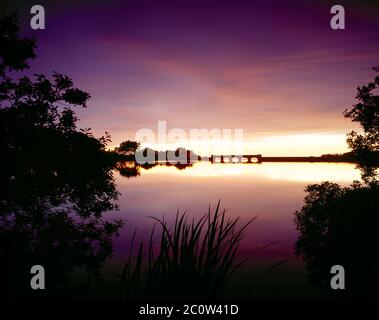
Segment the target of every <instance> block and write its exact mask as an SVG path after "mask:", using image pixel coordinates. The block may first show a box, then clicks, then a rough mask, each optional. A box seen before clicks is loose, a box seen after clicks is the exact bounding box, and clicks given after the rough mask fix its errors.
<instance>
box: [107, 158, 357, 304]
mask: <svg viewBox="0 0 379 320" xmlns="http://www.w3.org/2000/svg"><path fill="white" fill-rule="evenodd" d="M115 174H116V182H117V185H118V189H119V191H120V192H121V194H122V196H121V197H120V211H119V212H118V213H112V216H113V217H117V218H122V219H125V220H126V226H125V228H124V229H123V231H122V233H121V235H120V237H119V238H117V239H116V240H115V243H114V255H113V257H112V258H111V260H110V261H109V262H108V268H114V271H115V272H117V271H119V267H120V264H121V262H122V261H123V259H124V257H125V256H126V254H127V248H126V246H125V244H128V243H129V242H130V237H131V233H132V232H133V231H134V229H136V228H137V230H138V231H137V232H138V233H137V234H138V240H147V239H148V237H149V233H150V230H151V228H152V226H153V224H154V222H153V220H152V219H151V218H149V216H155V217H159V218H161V217H162V216H164V217H165V219H166V220H168V221H172V220H173V219H174V218H175V215H176V212H177V210H178V209H179V210H180V211H186V212H187V213H188V215H189V217H195V218H196V217H201V216H202V215H204V214H205V213H206V212H207V210H208V206H209V205H211V207H214V206H215V205H216V204H217V201H218V200H219V199H221V206H222V207H223V208H225V209H226V210H227V213H228V215H230V216H235V217H237V216H240V217H241V221H247V220H248V219H250V218H252V217H254V216H256V215H258V218H257V219H256V220H255V221H254V222H253V224H251V225H250V227H249V229H248V231H247V233H246V238H245V239H244V240H243V242H242V244H241V247H240V249H241V250H240V255H241V256H246V255H248V254H250V253H252V252H253V251H254V250H256V249H258V248H260V247H262V246H264V245H267V244H269V243H272V242H275V244H274V245H272V246H270V247H268V248H266V249H264V250H262V251H260V252H259V254H256V255H255V256H254V257H253V258H252V259H250V260H249V262H248V263H247V264H246V265H245V266H244V268H243V269H242V270H241V273H240V274H245V278H244V280H243V281H242V280H241V284H240V285H241V286H246V290H247V291H249V292H250V291H251V289H250V287H249V286H251V288H255V289H254V290H256V291H259V292H260V294H262V295H264V294H270V295H274V296H275V295H278V296H286V295H291V294H294V295H298V296H305V297H306V296H308V295H309V296H312V295H316V296H318V293H315V292H314V290H313V289H312V288H310V287H309V286H308V285H307V280H306V271H305V268H304V266H303V263H302V260H301V258H299V257H296V255H295V254H294V243H295V241H296V240H297V236H298V234H297V231H296V229H295V226H294V223H293V219H294V216H293V212H294V211H295V210H298V209H300V208H301V207H302V205H303V199H304V196H305V193H304V187H305V186H306V185H307V184H309V183H319V182H322V181H326V180H328V181H333V182H337V183H339V184H341V185H349V184H350V183H351V182H352V181H353V180H359V179H360V174H359V171H358V170H356V169H355V167H354V165H352V164H335V163H333V164H332V163H330V164H329V163H263V164H257V165H246V164H210V163H198V164H195V165H194V166H193V167H189V168H186V169H184V170H178V169H176V168H175V167H166V166H156V167H154V168H152V169H149V170H144V169H141V175H140V176H138V177H134V178H130V179H128V178H124V177H122V176H120V175H119V174H118V173H117V172H116V173H115ZM282 260H287V262H286V263H285V264H283V265H281V266H280V267H279V268H277V269H275V271H273V272H271V273H270V274H269V276H263V275H264V273H265V271H267V270H268V269H269V268H270V266H272V265H273V264H275V263H277V262H279V261H282ZM246 276H247V277H248V280H247V281H246ZM237 278H238V277H237ZM250 280H251V281H250ZM236 281H237V282H238V279H237V280H236ZM258 288H259V289H258ZM255 293H256V292H255ZM255 293H254V294H255ZM254 294H253V295H254Z"/></svg>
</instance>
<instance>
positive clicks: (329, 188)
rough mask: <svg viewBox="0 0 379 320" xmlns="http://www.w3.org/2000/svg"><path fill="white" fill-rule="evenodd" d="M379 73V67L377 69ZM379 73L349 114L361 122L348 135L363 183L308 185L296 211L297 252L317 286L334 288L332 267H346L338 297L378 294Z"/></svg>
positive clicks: (364, 88) (363, 88) (366, 87)
mask: <svg viewBox="0 0 379 320" xmlns="http://www.w3.org/2000/svg"><path fill="white" fill-rule="evenodd" d="M374 70H375V71H376V72H379V68H374ZM378 87H379V76H376V78H375V79H374V81H373V82H370V83H369V84H367V85H365V86H362V87H358V93H357V99H358V103H357V104H356V105H354V106H353V108H351V109H350V110H346V111H345V113H344V114H345V116H346V117H347V118H349V119H351V120H352V121H355V122H358V123H359V124H360V125H361V128H362V132H361V133H357V132H355V131H352V132H350V133H349V134H348V139H347V142H348V145H349V147H350V149H351V153H350V155H351V156H352V157H354V159H357V161H358V163H357V166H358V168H359V169H360V170H361V173H362V182H357V181H355V182H352V184H351V186H350V187H341V186H339V185H338V184H336V183H330V182H324V183H321V184H312V185H309V186H307V187H306V189H305V191H306V193H307V196H306V197H305V205H304V206H303V208H302V209H301V210H300V211H296V213H295V222H296V227H297V229H298V230H299V233H300V235H299V240H298V241H297V243H296V252H297V254H299V255H301V256H302V257H303V258H304V261H305V265H306V268H307V270H308V272H309V276H308V277H309V281H310V283H311V284H312V285H315V286H318V287H320V288H323V289H324V290H327V291H332V290H331V286H330V279H331V272H330V271H331V267H332V266H333V265H341V266H343V267H344V269H345V272H346V288H345V289H344V290H337V291H334V292H333V293H334V294H335V295H336V296H338V297H349V298H363V297H364V298H371V299H373V298H377V297H378V292H377V287H378V285H379V250H378V248H379V238H378V236H377V234H378V233H377V232H378V231H377V229H378V225H379V215H378V213H379V182H378V175H377V165H376V163H377V162H376V161H377V157H376V155H377V154H378V151H379V96H378V95H376V94H375V92H376V91H375V90H376V89H377V88H378Z"/></svg>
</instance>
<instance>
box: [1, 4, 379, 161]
mask: <svg viewBox="0 0 379 320" xmlns="http://www.w3.org/2000/svg"><path fill="white" fill-rule="evenodd" d="M33 4H35V3H34V1H20V0H18V1H17V0H16V1H9V2H7V3H5V5H3V7H2V8H1V9H2V10H6V11H10V10H15V9H17V10H18V11H19V14H20V20H21V22H22V26H23V33H24V34H26V35H32V36H34V37H36V39H37V41H38V42H37V43H38V48H37V55H38V59H36V60H35V61H33V62H32V63H31V69H30V71H31V72H35V73H46V74H51V72H52V71H57V72H61V73H64V74H67V75H69V76H71V77H72V78H73V79H74V82H75V85H76V86H78V87H79V88H81V89H84V90H86V91H88V92H89V93H90V94H91V97H92V98H91V101H90V102H89V104H88V109H85V110H78V116H79V118H80V126H81V127H90V128H91V129H92V131H93V132H94V134H95V135H97V136H100V135H102V134H103V133H104V132H105V131H107V132H110V133H111V135H112V143H111V145H112V146H113V145H117V144H119V143H120V142H121V141H123V140H126V139H132V140H133V139H135V135H136V132H138V130H140V129H144V128H150V129H151V130H153V132H156V131H157V123H158V121H166V123H167V130H170V129H172V128H180V129H182V130H184V132H186V133H187V135H188V136H189V130H190V129H196V128H198V129H201V128H205V129H208V130H211V129H213V128H216V129H219V130H223V129H232V130H235V129H243V133H244V138H243V152H244V153H249V154H255V153H262V154H263V155H267V156H268V155H299V156H300V155H319V154H323V153H336V152H345V151H347V147H346V143H345V138H346V137H345V134H346V132H348V131H350V130H352V129H356V128H357V126H356V125H354V124H352V123H351V122H350V121H349V120H347V119H344V117H343V115H342V113H343V111H344V110H345V109H346V108H350V107H351V106H352V105H353V104H354V102H355V94H356V88H357V86H358V85H363V84H365V83H367V82H368V81H370V80H371V79H373V78H374V73H373V71H372V67H374V66H376V65H379V19H378V14H379V6H378V5H377V4H375V1H359V3H358V1H338V4H340V5H343V6H344V8H345V13H346V29H345V30H332V29H331V27H330V19H331V18H332V15H331V14H330V8H331V7H332V6H333V5H334V4H337V3H335V1H322V0H321V1H315V0H314V1H297V0H276V1H274V0H259V1H256V0H191V1H189V0H130V1H128V0H127V1H116V0H107V1H100V0H95V1H89V0H81V1H73V0H70V1H65V2H63V1H39V4H41V5H43V6H44V7H45V10H46V29H45V30H35V31H34V30H31V28H30V26H29V21H30V17H31V15H30V13H29V10H30V7H31V6H32V5H33ZM142 142H143V141H142ZM171 142H172V143H171V144H170V147H175V146H184V147H188V148H193V149H194V150H195V151H197V152H198V153H200V154H204V153H205V152H206V150H205V151H204V149H203V148H202V150H199V146H198V144H196V143H195V142H194V141H191V140H183V139H181V140H180V141H179V140H178V141H171ZM216 144H217V143H216ZM144 145H148V146H152V147H156V148H158V149H166V148H167V146H166V145H164V144H162V143H160V142H159V141H155V142H154V143H150V144H144ZM213 146H214V145H213Z"/></svg>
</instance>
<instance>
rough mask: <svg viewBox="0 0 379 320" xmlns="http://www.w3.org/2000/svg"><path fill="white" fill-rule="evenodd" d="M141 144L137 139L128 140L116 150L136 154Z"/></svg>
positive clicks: (125, 153) (121, 152)
mask: <svg viewBox="0 0 379 320" xmlns="http://www.w3.org/2000/svg"><path fill="white" fill-rule="evenodd" d="M140 146H141V144H140V143H139V142H137V141H131V140H126V141H124V142H121V143H120V145H119V146H118V147H116V148H115V152H117V153H120V154H123V155H134V154H135V153H136V151H137V150H138V149H139V147H140Z"/></svg>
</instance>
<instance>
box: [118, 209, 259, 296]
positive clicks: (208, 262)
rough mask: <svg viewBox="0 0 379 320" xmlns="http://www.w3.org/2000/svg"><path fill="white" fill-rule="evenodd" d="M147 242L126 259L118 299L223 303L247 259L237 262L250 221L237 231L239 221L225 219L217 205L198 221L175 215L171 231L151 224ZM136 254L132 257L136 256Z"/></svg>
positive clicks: (163, 224)
mask: <svg viewBox="0 0 379 320" xmlns="http://www.w3.org/2000/svg"><path fill="white" fill-rule="evenodd" d="M155 220H156V221H157V224H158V229H160V230H161V231H160V236H159V238H158V243H157V244H156V243H155V240H156V239H155V234H154V232H155V228H153V230H152V232H151V238H150V242H149V243H148V244H147V245H146V244H145V245H144V244H143V243H140V244H139V246H138V248H137V250H133V245H134V236H135V235H133V239H132V241H131V246H130V254H129V258H128V261H127V262H126V264H125V267H124V270H123V273H122V275H121V289H120V295H121V297H122V298H128V299H130V298H154V299H157V298H160V299H162V298H163V299H164V298H170V299H171V300H172V299H184V298H194V297H196V298H226V297H227V296H228V292H227V284H228V280H230V278H231V276H232V275H233V274H234V272H235V271H236V270H237V269H238V268H239V267H240V266H241V265H242V264H243V263H244V261H245V260H246V259H242V260H241V261H237V251H238V247H239V244H240V242H241V241H242V239H243V238H244V231H245V230H246V228H247V227H248V225H249V224H250V223H251V222H252V221H253V219H252V220H250V221H248V222H247V223H246V224H243V225H241V226H239V218H235V219H231V218H228V217H226V214H225V210H224V211H221V209H220V202H219V203H218V205H217V207H216V209H215V210H214V212H213V213H211V209H209V211H208V214H206V215H205V216H203V217H202V218H200V219H198V220H197V221H195V220H189V218H188V216H187V215H186V214H185V213H184V214H179V213H177V215H176V219H175V222H174V224H173V226H170V225H169V224H168V223H167V222H166V221H165V220H159V219H155ZM134 251H135V252H134Z"/></svg>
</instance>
